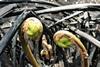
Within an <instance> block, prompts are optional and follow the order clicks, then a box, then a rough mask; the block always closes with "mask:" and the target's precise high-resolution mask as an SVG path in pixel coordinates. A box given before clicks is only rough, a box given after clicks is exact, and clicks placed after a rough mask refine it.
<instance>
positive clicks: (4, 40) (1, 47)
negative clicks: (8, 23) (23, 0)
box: [0, 11, 29, 54]
mask: <svg viewBox="0 0 100 67" xmlns="http://www.w3.org/2000/svg"><path fill="white" fill-rule="evenodd" d="M28 13H29V12H26V11H24V12H23V13H22V14H21V15H20V16H19V17H18V18H17V20H16V21H15V22H14V23H15V24H14V26H13V27H11V28H10V29H9V31H8V32H7V33H6V34H5V35H4V37H3V38H2V39H1V41H0V54H1V53H2V52H3V50H4V48H5V47H6V46H7V43H8V42H9V41H10V40H11V39H12V37H13V36H14V34H15V33H16V31H17V30H18V28H19V27H20V25H21V24H22V21H23V20H24V19H25V17H26V15H27V14H28Z"/></svg>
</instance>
